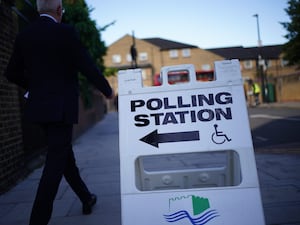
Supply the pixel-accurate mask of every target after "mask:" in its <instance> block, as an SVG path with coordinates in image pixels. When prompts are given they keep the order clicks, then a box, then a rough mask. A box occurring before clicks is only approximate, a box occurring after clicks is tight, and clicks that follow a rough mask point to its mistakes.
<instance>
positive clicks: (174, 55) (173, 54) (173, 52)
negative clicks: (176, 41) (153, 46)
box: [169, 49, 178, 59]
mask: <svg viewBox="0 0 300 225" xmlns="http://www.w3.org/2000/svg"><path fill="white" fill-rule="evenodd" d="M169 56H170V58H172V59H174V58H178V50H176V49H172V50H169Z"/></svg>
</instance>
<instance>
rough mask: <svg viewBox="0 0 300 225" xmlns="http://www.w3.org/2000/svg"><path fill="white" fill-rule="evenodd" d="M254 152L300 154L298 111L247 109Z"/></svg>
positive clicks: (299, 114)
mask: <svg viewBox="0 0 300 225" xmlns="http://www.w3.org/2000/svg"><path fill="white" fill-rule="evenodd" d="M248 113H249V119H250V126H251V132H252V139H253V145H254V149H255V151H264V152H271V151H272V152H290V153H292V152H298V153H300V135H299V131H300V110H299V109H289V108H265V107H258V108H249V109H248Z"/></svg>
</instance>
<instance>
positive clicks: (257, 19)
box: [253, 14, 262, 47]
mask: <svg viewBox="0 0 300 225" xmlns="http://www.w3.org/2000/svg"><path fill="white" fill-rule="evenodd" d="M253 16H254V17H256V23H257V36H258V41H257V42H258V47H261V45H262V43H261V39H260V31H259V16H258V14H254V15H253Z"/></svg>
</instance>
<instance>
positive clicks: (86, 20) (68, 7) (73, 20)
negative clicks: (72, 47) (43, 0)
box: [16, 0, 111, 107]
mask: <svg viewBox="0 0 300 225" xmlns="http://www.w3.org/2000/svg"><path fill="white" fill-rule="evenodd" d="M63 6H64V8H65V14H64V16H63V21H62V22H63V23H68V24H71V25H73V26H74V27H75V28H76V30H77V31H78V33H79V36H80V40H81V42H82V43H83V45H84V46H85V47H86V48H87V50H88V52H89V53H90V55H91V57H92V59H93V60H94V62H95V63H96V65H97V67H98V68H99V69H100V70H101V71H105V67H104V65H103V64H104V63H103V56H104V55H105V54H106V50H107V48H106V46H105V43H104V42H103V41H102V40H101V31H105V29H106V28H107V27H109V26H110V25H111V24H109V25H106V26H104V28H102V29H100V28H97V26H96V22H95V21H94V20H92V19H91V18H90V13H91V11H92V9H89V8H88V6H87V5H86V3H85V0H63ZM16 8H17V9H18V10H19V12H20V13H21V14H22V17H21V16H20V17H19V26H20V29H22V28H23V27H25V26H27V25H28V22H30V21H33V20H34V19H36V18H37V16H38V14H37V12H36V1H35V0H25V1H24V0H16ZM105 74H107V73H104V75H105ZM108 74H109V73H108ZM78 76H79V86H80V93H81V97H82V99H83V102H84V105H85V106H86V107H90V106H92V91H93V89H92V88H91V87H90V84H89V82H88V81H87V79H86V78H85V77H84V76H83V75H81V74H79V75H78Z"/></svg>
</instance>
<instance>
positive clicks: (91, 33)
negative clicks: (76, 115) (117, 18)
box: [62, 0, 106, 108]
mask: <svg viewBox="0 0 300 225" xmlns="http://www.w3.org/2000/svg"><path fill="white" fill-rule="evenodd" d="M63 5H64V8H65V14H64V16H63V21H62V22H64V23H68V24H71V25H73V26H74V27H75V28H76V30H77V31H78V33H79V34H80V40H81V42H82V43H83V45H84V46H85V47H86V48H87V50H88V51H89V53H90V55H91V57H92V58H93V60H94V62H95V63H96V65H97V67H98V68H99V69H100V70H101V71H104V65H103V58H102V56H104V55H105V53H106V47H105V44H104V42H103V41H101V34H100V30H98V28H97V26H96V22H95V21H94V20H92V19H91V18H90V12H91V10H90V9H89V8H88V7H87V5H86V3H85V1H84V0H77V1H70V0H65V1H64V2H63ZM79 85H80V93H81V97H82V100H83V102H84V105H85V107H86V108H89V107H91V106H92V96H93V90H92V88H91V87H90V84H89V82H88V81H87V79H86V77H84V76H83V75H82V74H79Z"/></svg>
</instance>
